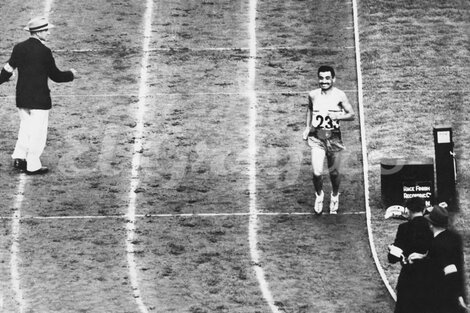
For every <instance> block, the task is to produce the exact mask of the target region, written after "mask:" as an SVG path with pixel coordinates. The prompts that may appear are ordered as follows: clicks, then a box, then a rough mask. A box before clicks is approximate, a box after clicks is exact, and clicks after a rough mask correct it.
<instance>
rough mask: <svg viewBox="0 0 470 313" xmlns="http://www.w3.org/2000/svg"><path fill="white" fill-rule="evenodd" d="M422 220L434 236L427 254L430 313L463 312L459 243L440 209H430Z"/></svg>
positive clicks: (447, 214) (464, 303)
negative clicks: (424, 220) (424, 219)
mask: <svg viewBox="0 0 470 313" xmlns="http://www.w3.org/2000/svg"><path fill="white" fill-rule="evenodd" d="M425 218H426V219H427V220H428V222H429V227H430V228H431V231H432V232H433V235H434V239H433V241H432V243H431V248H430V249H429V254H428V258H429V260H430V279H431V284H430V288H431V293H430V297H429V299H430V300H429V301H430V304H431V306H430V307H431V308H432V310H431V311H430V312H432V313H462V312H467V310H466V290H465V278H464V273H465V272H464V257H463V247H462V239H461V237H460V235H459V234H457V233H456V232H455V231H453V230H450V229H448V224H449V213H448V211H447V209H446V208H445V207H444V206H443V205H435V206H433V207H432V210H431V212H430V213H429V214H427V215H425Z"/></svg>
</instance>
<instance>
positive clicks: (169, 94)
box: [0, 88, 470, 99]
mask: <svg viewBox="0 0 470 313" xmlns="http://www.w3.org/2000/svg"><path fill="white" fill-rule="evenodd" d="M343 91H345V92H350V93H357V92H358V91H357V89H343ZM308 92H309V91H307V90H306V91H279V90H276V91H270V90H264V91H263V90H261V91H260V90H259V91H256V94H257V95H304V94H305V93H308ZM362 92H363V93H364V92H367V93H381V92H383V93H394V94H399V93H409V92H413V93H416V92H418V93H419V92H423V93H424V92H426V93H430V94H432V93H447V94H449V93H455V92H459V93H468V92H470V89H465V88H464V89H459V90H456V89H455V90H453V89H448V90H444V89H434V90H425V89H415V90H390V89H373V90H367V89H362ZM238 95H246V92H185V93H182V92H152V95H149V96H147V98H154V97H157V96H158V97H161V96H162V97H181V96H238ZM14 97H15V96H2V95H0V99H13V98H14ZM54 97H55V98H59V97H60V98H114V97H138V94H133V93H125V94H124V93H112V94H64V95H54Z"/></svg>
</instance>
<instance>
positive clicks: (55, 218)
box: [0, 211, 366, 221]
mask: <svg viewBox="0 0 470 313" xmlns="http://www.w3.org/2000/svg"><path fill="white" fill-rule="evenodd" d="M254 214H256V215H258V216H281V215H287V216H308V215H313V216H317V215H316V214H315V213H311V212H238V213H237V212H232V213H230V212H227V213H179V214H171V213H162V214H134V217H135V218H151V217H155V218H163V217H171V218H173V217H219V216H251V215H254ZM364 214H366V211H356V212H339V213H338V214H334V215H333V214H328V213H323V214H322V215H323V216H329V215H332V216H341V215H345V216H347V215H364ZM126 218H127V215H70V216H21V217H20V220H21V221H24V220H73V219H126ZM319 218H320V217H319ZM2 219H6V220H9V219H13V217H8V216H7V217H0V220H2Z"/></svg>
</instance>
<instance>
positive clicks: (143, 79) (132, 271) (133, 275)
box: [126, 0, 153, 313]
mask: <svg viewBox="0 0 470 313" xmlns="http://www.w3.org/2000/svg"><path fill="white" fill-rule="evenodd" d="M152 8H153V1H152V0H147V2H146V9H145V16H144V42H143V46H142V49H143V57H142V64H141V69H140V85H139V101H138V103H137V105H138V108H137V112H136V120H137V125H136V128H135V132H136V134H135V142H134V152H133V156H132V171H131V182H130V190H129V206H128V209H127V215H126V217H127V223H126V231H127V238H126V250H127V263H128V266H129V280H130V283H131V287H132V291H133V294H134V299H135V301H136V303H137V305H138V307H139V311H140V312H141V313H148V310H147V307H146V306H145V304H144V302H143V300H142V295H141V292H140V289H139V281H138V271H137V263H136V261H135V253H134V252H135V249H134V248H135V247H134V242H135V238H136V237H137V235H136V232H135V228H136V226H135V223H136V214H135V211H136V207H135V206H136V197H137V194H136V193H135V190H136V189H137V187H138V185H139V183H140V179H139V168H140V164H141V155H142V149H143V140H144V114H145V109H146V108H145V101H146V99H145V97H146V95H147V93H148V85H147V81H148V72H147V67H148V65H149V54H148V52H146V50H148V47H149V45H150V39H151V36H152Z"/></svg>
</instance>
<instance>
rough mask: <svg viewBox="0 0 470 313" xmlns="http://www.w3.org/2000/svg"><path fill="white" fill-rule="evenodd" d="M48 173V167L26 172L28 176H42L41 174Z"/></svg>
mask: <svg viewBox="0 0 470 313" xmlns="http://www.w3.org/2000/svg"><path fill="white" fill-rule="evenodd" d="M47 172H49V169H48V168H47V167H41V168H40V169H38V170H37V171H32V172H30V171H28V170H26V174H27V175H41V174H46V173H47Z"/></svg>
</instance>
